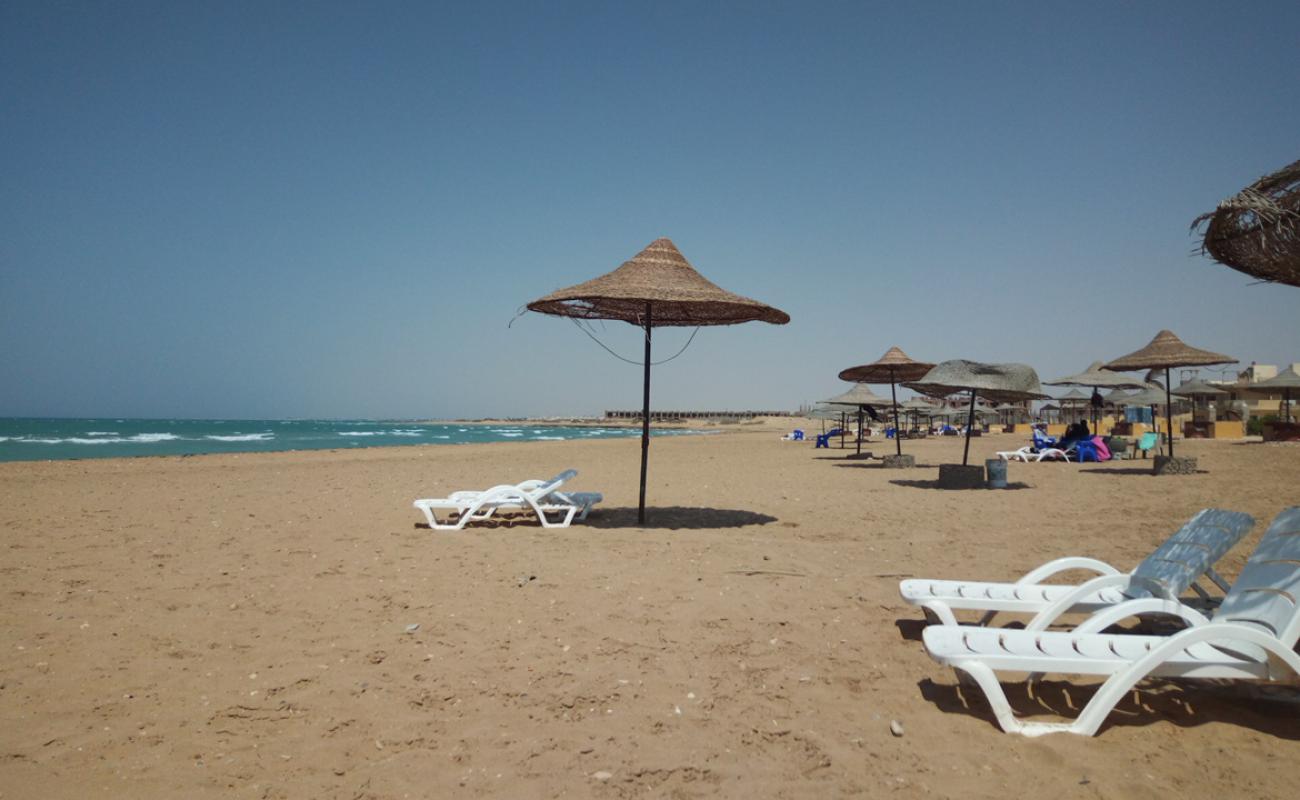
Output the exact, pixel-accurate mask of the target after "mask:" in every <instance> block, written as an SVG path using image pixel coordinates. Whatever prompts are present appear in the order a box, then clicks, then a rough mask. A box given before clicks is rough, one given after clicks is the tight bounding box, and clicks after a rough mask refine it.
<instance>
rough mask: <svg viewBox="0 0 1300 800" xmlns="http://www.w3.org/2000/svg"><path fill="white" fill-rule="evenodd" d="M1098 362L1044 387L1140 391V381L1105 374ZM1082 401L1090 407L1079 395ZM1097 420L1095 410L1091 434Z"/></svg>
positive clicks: (1044, 382) (1045, 382) (1086, 398)
mask: <svg viewBox="0 0 1300 800" xmlns="http://www.w3.org/2000/svg"><path fill="white" fill-rule="evenodd" d="M1101 366H1102V365H1101V362H1100V361H1094V362H1092V363H1091V364H1089V365H1088V368H1087V369H1085V370H1084V371H1083V372H1080V373H1077V374H1075V375H1066V376H1065V377H1064V378H1057V379H1056V380H1054V381H1043V385H1044V386H1082V387H1084V388H1090V389H1092V390H1093V391H1094V392H1096V391H1098V390H1100V389H1141V388H1142V387H1143V386H1144V384H1143V383H1142V382H1141V381H1136V380H1133V379H1132V378H1126V377H1124V376H1123V375H1117V374H1115V373H1114V372H1107V371H1106V370H1104V369H1102V368H1101ZM1081 397H1082V399H1083V400H1084V401H1085V402H1087V403H1088V404H1089V405H1091V398H1090V397H1086V396H1083V395H1081ZM1098 424H1099V418H1098V415H1097V414H1096V409H1094V413H1093V415H1092V429H1093V433H1096V432H1097V426H1098Z"/></svg>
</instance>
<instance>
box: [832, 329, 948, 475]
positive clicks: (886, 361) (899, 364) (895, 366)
mask: <svg viewBox="0 0 1300 800" xmlns="http://www.w3.org/2000/svg"><path fill="white" fill-rule="evenodd" d="M932 367H934V365H933V364H928V363H926V362H924V361H916V360H915V359H912V358H910V357H909V356H908V355H907V353H904V352H903V351H902V350H900V349H899V348H898V347H891V348H889V349H888V350H886V351H885V354H884V355H883V356H881V357H880V358H878V359H876V360H875V361H872V362H871V363H870V364H863V365H862V366H860V367H849V368H848V369H846V370H844V371H842V372H841V373H840V380H842V381H856V382H858V383H888V384H889V397H890V399H891V400H892V401H893V407H894V452H895V453H897V454H898V455H900V456H901V455H902V454H903V441H902V437H900V436H899V435H898V430H899V428H898V389H897V384H899V383H901V382H903V381H919V380H920V379H921V378H923V377H925V373H927V372H929V371H930V369H931V368H932Z"/></svg>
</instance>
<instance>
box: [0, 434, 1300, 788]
mask: <svg viewBox="0 0 1300 800" xmlns="http://www.w3.org/2000/svg"><path fill="white" fill-rule="evenodd" d="M777 436H778V431H777V429H776V428H775V427H771V426H736V427H735V428H734V429H730V430H728V432H727V433H724V434H721V435H717V436H708V437H675V438H664V439H657V440H655V441H654V444H653V446H652V448H651V458H650V482H649V497H650V504H651V506H652V508H651V511H650V515H651V516H650V523H651V524H650V527H648V528H647V529H639V528H637V527H635V503H636V485H637V468H638V457H637V449H638V447H639V442H638V441H636V440H621V441H599V442H533V443H522V444H514V443H508V444H489V445H461V446H428V447H403V448H384V449H374V450H365V451H347V452H342V451H335V452H312V453H272V454H258V455H247V454H245V455H221V456H203V457H193V458H145V459H129V460H102V461H82V462H47V463H11V464H0V545H2V546H3V554H4V555H3V558H2V559H0V573H2V577H3V582H2V583H0V591H2V592H3V598H4V625H3V628H0V796H3V797H4V798H28V797H123V798H126V797H129V798H182V797H184V798H192V797H203V796H221V797H247V798H299V797H302V798H325V797H330V798H332V797H346V798H403V797H462V796H468V797H510V798H531V797H553V796H560V795H566V796H572V797H588V796H591V797H638V796H653V797H680V798H693V797H738V796H751V797H792V798H795V797H798V798H805V797H842V796H849V795H856V794H863V795H869V796H881V795H884V794H886V793H888V794H889V795H891V796H899V797H953V798H958V797H959V798H963V800H968V799H969V798H997V799H998V800H1003V799H1004V798H1007V797H1048V796H1050V797H1107V798H1110V797H1133V798H1141V799H1142V800H1150V798H1152V797H1176V796H1186V797H1192V796H1196V797H1219V798H1228V797H1252V798H1279V797H1290V796H1294V792H1295V791H1296V790H1295V786H1296V785H1297V783H1300V703H1298V702H1297V700H1300V692H1296V691H1293V690H1283V691H1279V692H1273V693H1260V692H1257V691H1244V690H1242V689H1241V688H1239V687H1223V686H1204V685H1197V684H1190V683H1183V684H1179V683H1170V682H1159V683H1154V684H1152V685H1151V686H1149V687H1146V688H1144V689H1143V690H1141V691H1139V692H1137V693H1136V694H1135V695H1134V696H1131V697H1130V698H1129V699H1128V700H1127V701H1126V702H1125V703H1123V704H1122V705H1121V707H1120V709H1119V710H1117V712H1116V713H1114V714H1113V715H1112V717H1111V720H1110V722H1109V723H1108V724H1107V726H1105V727H1104V728H1103V729H1102V732H1101V735H1100V736H1098V737H1096V738H1092V739H1088V738H1082V737H1077V736H1069V735H1058V736H1052V737H1047V738H1043V739H1037V740H1030V739H1025V738H1021V737H1016V736H1011V735H1006V734H1003V733H1002V732H1001V731H1000V730H999V729H998V728H997V726H996V725H995V723H994V722H993V721H992V717H991V715H990V713H989V711H988V707H987V705H986V704H985V703H984V701H983V698H982V696H981V695H980V694H979V693H978V691H975V690H971V689H966V688H964V687H959V686H958V684H957V682H956V680H955V678H954V675H953V674H952V672H951V671H949V670H946V669H944V668H942V667H940V666H939V665H937V664H935V663H934V662H932V661H931V660H930V659H929V658H928V657H927V656H926V654H925V652H924V649H923V648H922V646H921V643H920V642H919V631H920V619H921V617H920V615H919V614H918V613H917V612H916V611H915V610H913V609H911V608H910V607H908V606H906V605H905V604H904V603H902V602H901V601H900V600H899V599H898V594H897V583H898V580H899V579H900V578H903V577H909V576H937V577H973V578H981V579H988V580H994V579H1013V578H1015V577H1017V576H1018V575H1019V574H1020V573H1023V572H1024V571H1026V570H1028V569H1029V568H1031V567H1033V566H1036V565H1037V564H1039V563H1041V562H1043V561H1046V560H1049V559H1051V558H1054V557H1057V556H1061V555H1091V556H1095V557H1099V558H1103V559H1106V560H1109V561H1111V562H1112V563H1115V564H1117V565H1120V566H1121V567H1122V568H1125V569H1127V568H1129V567H1130V566H1131V565H1133V564H1134V563H1136V562H1137V561H1138V560H1139V559H1141V558H1142V556H1143V555H1145V554H1146V553H1148V552H1149V551H1150V550H1151V548H1152V547H1153V546H1154V545H1155V544H1156V543H1158V542H1159V541H1161V540H1162V539H1163V538H1165V537H1166V536H1167V535H1168V534H1169V533H1171V532H1172V531H1173V530H1174V529H1176V528H1177V527H1178V526H1179V525H1180V524H1182V522H1184V521H1185V520H1186V519H1187V518H1188V517H1190V516H1191V515H1192V514H1193V513H1194V512H1195V511H1197V510H1198V509H1200V508H1202V507H1205V506H1220V507H1225V508H1231V509H1236V510H1241V511H1246V512H1249V513H1251V514H1253V515H1254V516H1255V517H1256V518H1257V519H1258V520H1259V524H1258V525H1257V526H1256V529H1255V531H1254V532H1253V533H1252V534H1251V535H1250V536H1249V537H1248V538H1247V539H1246V540H1245V541H1244V542H1243V543H1242V544H1241V545H1239V546H1238V547H1237V548H1236V549H1235V550H1234V551H1233V552H1232V553H1230V554H1229V555H1228V557H1227V558H1226V559H1225V560H1224V561H1223V562H1222V563H1221V564H1220V571H1221V572H1223V573H1225V574H1226V575H1227V576H1228V577H1229V578H1231V577H1232V576H1234V575H1235V574H1236V572H1237V570H1238V569H1240V566H1241V563H1242V562H1243V560H1244V558H1245V557H1246V555H1248V554H1249V552H1250V550H1251V548H1252V547H1253V546H1254V544H1255V542H1257V541H1258V539H1259V536H1260V534H1261V533H1262V532H1263V530H1264V528H1265V527H1266V526H1267V524H1268V522H1269V521H1270V520H1271V518H1272V517H1273V515H1274V514H1276V513H1277V512H1278V511H1280V510H1281V509H1282V508H1283V507H1285V506H1287V505H1294V504H1297V503H1300V488H1298V486H1297V483H1298V481H1297V478H1298V476H1300V448H1297V447H1286V446H1271V445H1261V444H1253V443H1252V444H1246V443H1226V442H1188V443H1187V444H1186V445H1180V446H1179V454H1180V455H1182V454H1187V455H1196V456H1198V457H1199V458H1200V464H1201V468H1202V469H1203V470H1204V471H1203V473H1202V474H1198V475H1192V476H1188V477H1172V476H1171V477H1153V476H1151V475H1149V474H1144V473H1143V469H1144V467H1145V466H1146V465H1149V463H1150V462H1146V463H1145V464H1143V462H1140V461H1139V462H1120V463H1112V464H1106V465H1096V464H1086V465H1076V464H1051V463H1044V464H1027V465H1026V464H1012V465H1011V466H1010V480H1011V481H1012V484H1013V486H1016V487H1019V488H1015V489H1012V490H1007V491H968V492H945V491H942V490H938V489H935V488H933V482H934V480H935V478H936V476H937V469H935V468H934V466H933V465H937V464H939V463H942V462H947V461H953V460H955V459H959V458H960V452H961V450H960V448H961V442H960V440H958V439H946V438H945V439H938V440H927V441H920V442H907V443H905V447H906V448H907V450H908V451H909V452H912V453H914V454H916V455H917V457H918V460H919V461H920V462H922V463H923V464H927V465H931V466H926V467H922V468H918V469H915V470H909V471H891V470H884V469H881V468H879V467H877V466H876V465H875V464H874V463H864V462H858V461H852V460H846V459H845V458H843V455H844V451H839V450H830V451H827V450H814V449H813V447H812V444H811V442H808V443H792V442H781V441H779V440H778V438H777ZM1020 438H1021V437H1015V436H1010V435H1003V436H988V437H984V438H981V439H976V440H974V441H973V443H972V462H973V463H979V462H980V461H981V460H982V459H983V458H985V457H988V456H989V455H991V454H992V452H993V451H994V450H1006V449H1014V448H1015V447H1016V446H1018V445H1019V444H1020ZM868 447H869V448H870V449H872V450H874V451H876V452H877V454H880V453H882V452H892V449H893V445H892V443H884V442H876V443H872V444H870V445H869V446H868ZM567 467H572V468H576V469H577V470H579V473H580V474H579V477H578V479H577V480H576V481H575V482H574V483H573V485H572V488H574V489H578V490H594V491H601V492H603V493H604V494H605V497H606V501H605V503H604V504H603V507H602V508H601V510H599V511H597V512H595V513H593V515H592V517H591V519H590V521H589V522H588V524H585V525H583V524H579V525H575V526H574V527H573V528H571V529H569V530H558V531H557V530H543V529H540V528H538V527H536V526H535V525H533V524H529V523H524V522H519V523H516V524H510V525H498V526H488V527H479V528H475V529H470V530H466V531H464V532H459V533H442V532H432V531H429V530H427V529H423V528H420V527H417V525H416V523H417V522H418V521H420V520H421V517H420V516H419V514H418V512H416V511H415V510H414V509H412V508H411V501H412V500H413V499H415V498H417V497H429V496H443V495H445V494H446V493H447V492H450V491H453V490H455V489H466V488H485V487H486V486H489V485H492V484H496V483H501V482H503V481H507V480H510V481H514V480H521V479H523V478H526V477H547V476H549V475H551V474H554V473H556V472H558V471H560V470H561V469H563V468H567ZM417 625H418V628H412V626H417ZM1088 685H1089V684H1087V683H1070V682H1067V681H1066V680H1064V679H1062V678H1061V676H1052V679H1051V680H1049V681H1048V682H1046V683H1045V684H1044V685H1043V686H1042V687H1041V688H1040V690H1039V691H1038V692H1037V694H1035V695H1034V696H1033V697H1030V696H1028V695H1027V694H1026V692H1025V691H1024V690H1023V689H1022V688H1020V687H1018V686H1016V685H1011V686H1009V695H1010V697H1011V699H1012V702H1013V704H1014V705H1015V706H1016V707H1017V710H1018V711H1019V712H1020V713H1022V714H1025V715H1029V716H1032V717H1033V718H1035V719H1056V718H1057V716H1056V715H1057V714H1059V713H1065V714H1067V715H1069V714H1071V713H1073V712H1072V711H1071V709H1077V708H1079V707H1080V706H1081V704H1082V703H1083V702H1085V701H1086V699H1087V697H1088V694H1089V691H1088V688H1087V686H1088ZM893 721H898V722H899V723H901V728H902V731H903V735H902V736H895V735H893V734H892V733H891V730H890V725H891V722H893Z"/></svg>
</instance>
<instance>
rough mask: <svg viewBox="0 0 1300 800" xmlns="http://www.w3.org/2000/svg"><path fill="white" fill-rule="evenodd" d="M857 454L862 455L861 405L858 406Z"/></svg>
mask: <svg viewBox="0 0 1300 800" xmlns="http://www.w3.org/2000/svg"><path fill="white" fill-rule="evenodd" d="M858 455H862V406H858Z"/></svg>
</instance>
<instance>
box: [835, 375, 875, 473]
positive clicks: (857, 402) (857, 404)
mask: <svg viewBox="0 0 1300 800" xmlns="http://www.w3.org/2000/svg"><path fill="white" fill-rule="evenodd" d="M822 402H823V403H825V404H827V405H831V406H844V407H845V408H854V409H857V412H858V454H859V455H861V453H862V414H863V412H865V411H866V410H867V407H868V406H870V407H871V410H872V413H873V414H874V412H875V409H876V406H883V405H884V404H885V398H883V397H880V396H879V395H877V394H876V393H875V392H873V391H871V390H870V389H868V388H867V386H866V384H862V383H859V384H857V385H855V386H854V387H853V388H852V389H849V390H848V391H847V392H844V393H843V394H837V395H835V396H834V397H832V398H831V399H829V400H823V401H822Z"/></svg>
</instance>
